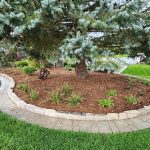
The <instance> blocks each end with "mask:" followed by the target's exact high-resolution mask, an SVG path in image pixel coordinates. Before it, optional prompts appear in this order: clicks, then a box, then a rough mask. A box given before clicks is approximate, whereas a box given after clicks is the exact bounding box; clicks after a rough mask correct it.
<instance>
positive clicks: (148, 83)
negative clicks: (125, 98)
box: [142, 80, 150, 86]
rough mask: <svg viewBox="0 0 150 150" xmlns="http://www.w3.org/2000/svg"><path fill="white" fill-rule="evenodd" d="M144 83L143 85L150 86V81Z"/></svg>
mask: <svg viewBox="0 0 150 150" xmlns="http://www.w3.org/2000/svg"><path fill="white" fill-rule="evenodd" d="M142 83H143V84H144V85H145V86H150V81H147V80H143V81H142Z"/></svg>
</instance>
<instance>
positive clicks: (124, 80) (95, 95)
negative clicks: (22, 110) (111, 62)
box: [0, 68, 150, 114]
mask: <svg viewBox="0 0 150 150" xmlns="http://www.w3.org/2000/svg"><path fill="white" fill-rule="evenodd" d="M0 73H5V74H7V75H9V76H11V77H13V79H14V80H15V82H16V84H19V83H22V82H27V83H28V85H29V87H30V88H32V89H34V90H36V91H37V92H38V93H39V99H38V100H35V101H31V99H30V98H29V95H28V94H25V93H24V92H23V91H21V90H20V89H18V88H17V87H15V89H14V91H15V93H16V94H17V95H18V97H20V98H21V99H23V100H24V101H25V102H27V103H30V104H34V105H37V106H40V107H44V108H51V109H55V110H58V111H65V112H80V113H81V112H82V113H84V112H86V113H104V114H106V113H114V112H116V113H119V112H123V111H126V110H133V109H139V108H142V107H143V106H146V105H150V86H146V85H144V84H143V83H142V82H141V81H138V80H136V82H135V84H134V86H132V87H131V88H130V89H129V88H128V85H129V84H128V77H125V76H122V75H116V74H106V73H90V75H89V77H88V78H86V79H85V80H79V79H78V78H77V77H76V75H75V72H74V71H66V70H64V69H63V68H52V69H51V73H50V76H49V77H48V79H47V80H44V81H42V80H40V79H38V72H36V73H35V74H33V75H31V76H29V75H26V74H24V73H23V72H22V71H21V70H19V69H9V68H6V69H0ZM65 83H67V84H69V85H70V86H71V87H72V88H73V89H74V90H75V91H76V92H77V93H80V94H81V95H82V96H83V97H84V98H85V99H84V100H83V101H82V102H81V103H80V104H79V105H77V106H70V105H68V103H67V102H62V103H59V104H54V103H52V102H51V101H50V95H51V94H52V92H53V91H56V90H59V89H60V88H61V87H62V85H63V84H65ZM110 89H113V90H117V92H118V95H117V96H114V97H110V98H111V99H112V100H113V101H114V106H113V107H112V108H103V107H101V106H99V105H98V103H97V101H98V100H99V99H102V98H108V97H107V96H106V91H108V90H110ZM141 90H142V91H144V96H140V94H139V93H140V91H141ZM130 95H134V96H136V97H138V98H139V100H140V102H139V103H138V104H134V105H129V104H127V102H126V101H125V100H124V97H125V96H130Z"/></svg>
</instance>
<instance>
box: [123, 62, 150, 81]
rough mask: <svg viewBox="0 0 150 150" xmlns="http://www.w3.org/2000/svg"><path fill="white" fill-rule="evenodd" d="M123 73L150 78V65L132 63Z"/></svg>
mask: <svg viewBox="0 0 150 150" xmlns="http://www.w3.org/2000/svg"><path fill="white" fill-rule="evenodd" d="M122 73H123V74H129V75H136V76H139V77H143V78H149V79H150V65H145V64H135V65H130V66H129V67H128V68H127V69H125V70H124V71H123V72H122Z"/></svg>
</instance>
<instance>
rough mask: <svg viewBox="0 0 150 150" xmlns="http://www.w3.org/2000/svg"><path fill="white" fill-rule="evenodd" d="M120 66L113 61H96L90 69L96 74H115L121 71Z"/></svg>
mask: <svg viewBox="0 0 150 150" xmlns="http://www.w3.org/2000/svg"><path fill="white" fill-rule="evenodd" d="M119 67H120V66H119V64H118V63H116V62H114V61H112V60H102V59H100V60H99V59H95V60H93V62H92V63H91V64H89V66H88V68H89V69H90V70H92V71H96V72H108V73H113V72H115V71H117V70H118V69H119Z"/></svg>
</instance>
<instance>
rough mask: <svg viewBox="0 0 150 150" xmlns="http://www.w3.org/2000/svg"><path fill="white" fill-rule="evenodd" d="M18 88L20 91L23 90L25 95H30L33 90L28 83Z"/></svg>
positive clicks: (19, 85)
mask: <svg viewBox="0 0 150 150" xmlns="http://www.w3.org/2000/svg"><path fill="white" fill-rule="evenodd" d="M17 88H19V89H20V90H22V91H23V92H25V93H29V92H30V91H31V89H30V88H29V87H28V85H27V84H26V83H19V84H18V85H17Z"/></svg>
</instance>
